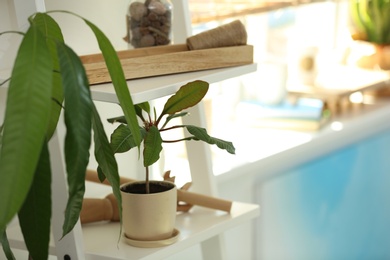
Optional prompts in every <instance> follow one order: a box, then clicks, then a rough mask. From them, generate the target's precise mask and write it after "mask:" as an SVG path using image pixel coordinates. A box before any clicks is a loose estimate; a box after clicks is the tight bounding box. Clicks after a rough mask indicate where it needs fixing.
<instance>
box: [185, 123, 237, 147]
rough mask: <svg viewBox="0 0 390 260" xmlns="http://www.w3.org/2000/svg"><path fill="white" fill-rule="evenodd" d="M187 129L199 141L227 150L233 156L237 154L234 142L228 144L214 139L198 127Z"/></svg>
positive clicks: (189, 126)
mask: <svg viewBox="0 0 390 260" xmlns="http://www.w3.org/2000/svg"><path fill="white" fill-rule="evenodd" d="M185 127H186V128H187V130H188V132H189V133H190V134H192V135H194V136H195V137H196V138H198V139H199V140H201V141H204V142H206V143H208V144H215V145H217V146H218V148H220V149H223V150H226V151H227V152H228V153H231V154H235V153H236V149H235V148H234V146H233V143H232V142H228V141H225V140H222V139H218V138H215V137H212V136H210V135H209V134H208V133H207V131H206V129H204V128H201V127H197V126H193V125H186V126H185Z"/></svg>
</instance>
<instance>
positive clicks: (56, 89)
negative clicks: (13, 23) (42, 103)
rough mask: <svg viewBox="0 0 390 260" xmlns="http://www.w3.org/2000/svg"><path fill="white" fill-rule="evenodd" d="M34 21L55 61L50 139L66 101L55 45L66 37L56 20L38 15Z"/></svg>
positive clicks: (45, 15) (48, 130)
mask: <svg viewBox="0 0 390 260" xmlns="http://www.w3.org/2000/svg"><path fill="white" fill-rule="evenodd" d="M32 21H33V23H34V24H35V25H36V26H37V27H38V28H39V30H40V31H41V32H42V34H43V35H44V36H45V39H46V43H47V46H48V48H49V50H50V53H51V57H52V61H53V71H52V73H53V84H52V101H51V110H50V111H51V115H50V120H49V125H48V128H47V138H48V139H50V138H51V136H52V135H53V133H54V131H55V129H56V127H57V123H58V119H59V116H60V113H61V109H62V106H61V104H62V101H63V99H64V97H63V90H62V82H61V75H60V74H59V70H60V69H59V68H60V65H59V62H58V55H57V48H56V43H55V41H60V42H64V37H63V35H62V32H61V29H60V27H59V26H58V24H57V23H56V21H54V19H53V18H51V17H50V16H49V15H47V14H44V13H37V14H36V15H35V16H34V19H33V20H32Z"/></svg>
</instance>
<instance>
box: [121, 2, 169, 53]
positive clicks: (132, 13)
mask: <svg viewBox="0 0 390 260" xmlns="http://www.w3.org/2000/svg"><path fill="white" fill-rule="evenodd" d="M172 12H173V5H172V3H171V1H170V0H131V1H130V4H129V6H128V10H127V17H126V22H127V31H128V32H127V36H126V37H125V40H126V41H127V42H128V43H129V45H131V46H133V47H134V48H142V47H151V46H158V45H167V44H170V43H171V41H172Z"/></svg>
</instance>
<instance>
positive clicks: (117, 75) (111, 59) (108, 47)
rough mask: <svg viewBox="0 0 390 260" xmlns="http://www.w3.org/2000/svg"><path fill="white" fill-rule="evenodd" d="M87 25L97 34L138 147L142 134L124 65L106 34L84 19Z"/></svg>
mask: <svg viewBox="0 0 390 260" xmlns="http://www.w3.org/2000/svg"><path fill="white" fill-rule="evenodd" d="M83 20H84V21H85V23H86V24H87V25H88V26H89V27H90V28H91V30H92V31H93V33H94V34H95V37H96V40H97V41H98V44H99V48H100V50H101V51H102V54H103V57H104V60H105V62H106V65H107V70H108V73H109V74H110V77H111V80H112V84H113V86H114V88H115V93H116V95H117V97H118V100H119V103H120V105H121V108H122V110H123V113H124V115H125V117H126V121H127V123H128V124H127V126H128V127H129V129H130V131H131V132H132V134H133V136H134V137H133V138H134V141H135V143H136V144H137V146H138V147H139V145H140V144H141V141H142V140H141V134H140V132H139V130H138V120H137V116H136V113H135V109H134V104H133V100H132V99H131V96H130V91H129V88H128V87H127V82H126V78H125V74H124V72H123V68H122V65H121V63H120V61H119V58H118V54H117V53H116V51H115V50H114V47H113V46H112V44H111V42H110V41H109V40H108V38H107V37H106V36H105V35H104V33H103V32H102V31H101V30H100V29H99V28H98V27H96V26H95V25H94V24H93V23H91V22H89V21H88V20H86V19H83Z"/></svg>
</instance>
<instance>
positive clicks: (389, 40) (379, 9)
mask: <svg viewBox="0 0 390 260" xmlns="http://www.w3.org/2000/svg"><path fill="white" fill-rule="evenodd" d="M349 4H350V14H351V20H352V22H353V30H354V32H353V34H352V38H353V39H354V40H360V41H364V42H366V43H370V44H372V45H373V47H374V49H375V53H374V54H373V55H371V57H364V58H363V60H362V62H365V63H366V66H367V67H374V66H375V65H378V66H379V67H380V68H381V69H384V70H388V69H390V1H389V0H350V2H349Z"/></svg>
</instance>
